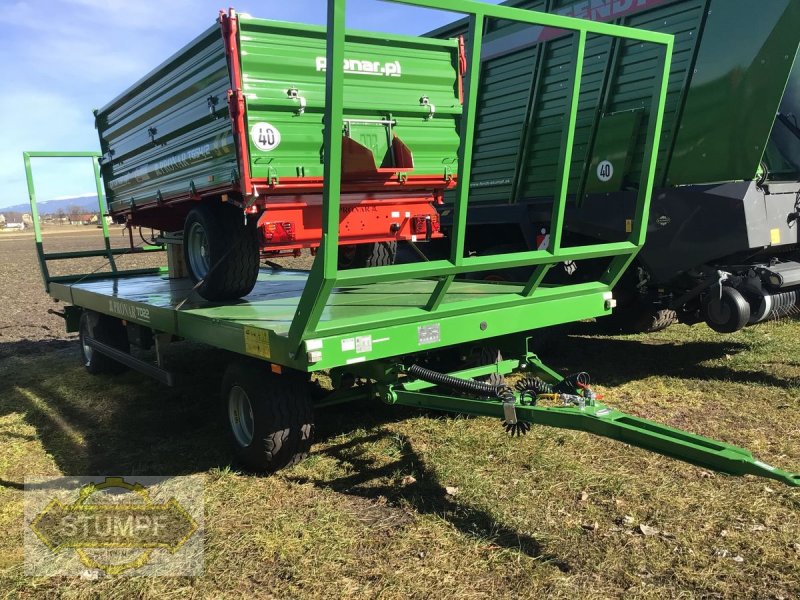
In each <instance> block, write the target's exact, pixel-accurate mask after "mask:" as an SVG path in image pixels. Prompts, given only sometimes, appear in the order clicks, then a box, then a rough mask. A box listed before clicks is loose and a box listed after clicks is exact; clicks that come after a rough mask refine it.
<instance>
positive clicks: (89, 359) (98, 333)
mask: <svg viewBox="0 0 800 600" xmlns="http://www.w3.org/2000/svg"><path fill="white" fill-rule="evenodd" d="M87 336H88V337H91V338H93V339H95V340H97V341H98V342H102V343H103V344H107V345H109V346H111V347H113V348H116V349H117V350H121V351H122V352H130V349H131V346H130V342H128V332H127V331H126V329H125V326H124V325H123V324H122V321H120V320H119V319H115V318H114V317H109V316H108V315H102V314H100V313H96V312H93V311H88V310H85V311H83V313H82V314H81V320H80V325H79V328H78V338H79V340H80V343H81V356H82V357H83V365H84V366H85V367H86V370H87V371H88V372H89V373H91V374H92V375H101V374H103V373H122V372H123V371H125V369H126V368H127V367H126V366H125V365H123V364H122V363H120V362H117V361H115V360H114V359H113V358H109V357H108V356H106V355H105V354H101V353H100V352H98V351H97V350H95V349H94V348H90V347H89V346H88V345H87V344H86V341H85V340H86V337H87Z"/></svg>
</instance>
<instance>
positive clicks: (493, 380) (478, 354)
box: [464, 346, 506, 386]
mask: <svg viewBox="0 0 800 600" xmlns="http://www.w3.org/2000/svg"><path fill="white" fill-rule="evenodd" d="M501 360H503V355H502V353H501V352H500V349H499V348H497V347H496V346H480V347H475V348H473V349H472V351H471V352H470V354H469V356H468V358H467V363H466V365H465V367H464V368H467V369H470V368H472V367H484V366H486V365H494V364H497V363H499V362H500V361H501ZM475 380H476V381H483V382H484V383H488V384H490V385H494V386H498V385H503V384H505V382H506V380H505V377H503V375H501V374H500V373H490V374H489V375H482V376H481V377H476V378H475Z"/></svg>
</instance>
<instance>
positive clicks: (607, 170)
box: [597, 160, 614, 183]
mask: <svg viewBox="0 0 800 600" xmlns="http://www.w3.org/2000/svg"><path fill="white" fill-rule="evenodd" d="M612 177H614V165H612V164H611V161H610V160H601V161H600V164H598V165H597V178H598V179H599V180H600V181H602V182H603V183H606V182H607V181H611V178H612Z"/></svg>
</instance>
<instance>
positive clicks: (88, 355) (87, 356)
mask: <svg viewBox="0 0 800 600" xmlns="http://www.w3.org/2000/svg"><path fill="white" fill-rule="evenodd" d="M81 349H82V350H83V358H84V360H85V361H86V364H89V363H90V362H92V355H93V354H94V349H93V348H92V347H91V346H89V345H88V344H87V343H86V334H83V335H82V336H81Z"/></svg>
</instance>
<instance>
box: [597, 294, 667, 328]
mask: <svg viewBox="0 0 800 600" xmlns="http://www.w3.org/2000/svg"><path fill="white" fill-rule="evenodd" d="M677 322H678V313H676V312H675V311H674V310H671V309H668V308H655V307H652V306H645V305H643V304H641V303H638V302H637V303H635V304H632V305H628V306H626V305H623V306H619V307H617V308H615V309H614V312H612V313H611V314H610V315H609V316H607V317H600V318H598V319H597V329H598V330H599V331H600V332H601V333H605V334H607V335H615V334H619V333H623V334H630V333H656V332H657V331H663V330H664V329H666V328H667V327H669V326H670V325H674V324H675V323H677Z"/></svg>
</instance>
